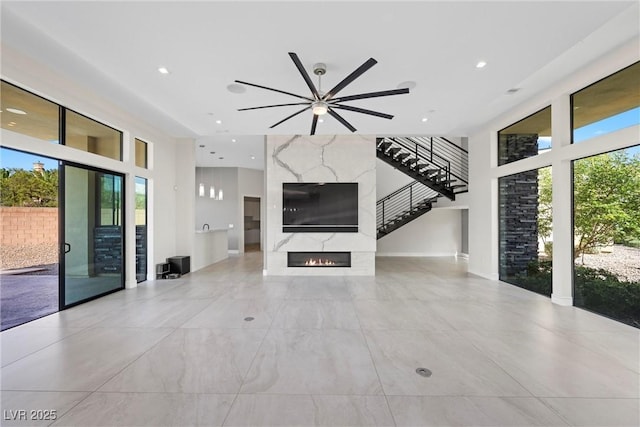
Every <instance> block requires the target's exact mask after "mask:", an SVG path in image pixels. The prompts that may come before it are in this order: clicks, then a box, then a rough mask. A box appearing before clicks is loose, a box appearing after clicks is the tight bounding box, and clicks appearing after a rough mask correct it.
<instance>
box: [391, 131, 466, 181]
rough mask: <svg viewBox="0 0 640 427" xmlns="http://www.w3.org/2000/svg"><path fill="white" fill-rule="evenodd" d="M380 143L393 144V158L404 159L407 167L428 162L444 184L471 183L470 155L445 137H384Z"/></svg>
mask: <svg viewBox="0 0 640 427" xmlns="http://www.w3.org/2000/svg"><path fill="white" fill-rule="evenodd" d="M378 141H379V143H384V142H389V143H391V144H392V145H391V147H390V149H393V148H394V147H395V149H396V150H395V152H394V154H393V157H394V158H396V159H399V158H402V160H401V162H402V163H403V164H405V165H408V164H411V163H412V162H419V161H423V162H426V166H427V167H423V169H428V168H433V167H435V168H436V169H437V171H438V173H437V174H435V176H436V177H437V179H438V180H440V181H444V182H451V181H453V180H456V181H458V184H464V186H466V185H467V184H468V181H469V154H468V152H467V150H465V149H464V148H462V147H459V146H457V145H455V144H454V143H452V142H451V141H449V140H448V139H446V138H443V137H384V138H380V139H379V140H378Z"/></svg>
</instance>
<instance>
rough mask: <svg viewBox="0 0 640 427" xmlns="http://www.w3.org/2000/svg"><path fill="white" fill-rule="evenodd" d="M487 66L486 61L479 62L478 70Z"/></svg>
mask: <svg viewBox="0 0 640 427" xmlns="http://www.w3.org/2000/svg"><path fill="white" fill-rule="evenodd" d="M486 65H487V62H486V61H478V63H477V64H476V68H484V67H485V66H486Z"/></svg>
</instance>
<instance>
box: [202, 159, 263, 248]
mask: <svg viewBox="0 0 640 427" xmlns="http://www.w3.org/2000/svg"><path fill="white" fill-rule="evenodd" d="M194 175H195V176H194V180H195V181H194V184H193V194H194V199H195V200H194V203H195V229H197V230H200V229H202V226H203V224H209V227H210V228H211V229H214V228H216V229H217V228H225V229H226V228H229V227H230V225H233V228H229V232H228V237H229V250H230V251H234V252H235V251H238V252H244V243H243V242H244V229H243V225H244V203H243V201H244V197H245V196H250V197H262V190H263V186H264V183H263V180H264V173H263V172H262V171H261V170H255V169H246V168H200V167H199V168H197V169H196V172H195V174H194ZM200 181H202V182H203V183H204V184H205V190H206V191H205V193H206V194H205V197H198V196H197V191H198V190H197V185H198V184H199V182H200ZM211 182H213V183H214V185H215V187H216V191H217V190H219V189H222V190H223V192H224V197H223V200H213V199H211V198H209V185H210V183H211ZM192 230H193V229H192Z"/></svg>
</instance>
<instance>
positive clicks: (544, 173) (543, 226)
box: [538, 168, 553, 257]
mask: <svg viewBox="0 0 640 427" xmlns="http://www.w3.org/2000/svg"><path fill="white" fill-rule="evenodd" d="M551 187H552V183H551V168H542V169H539V170H538V235H539V236H540V238H541V239H542V243H543V244H544V250H545V252H546V254H547V255H548V256H549V257H551V241H549V240H548V239H549V237H551V232H552V230H553V210H552V192H551Z"/></svg>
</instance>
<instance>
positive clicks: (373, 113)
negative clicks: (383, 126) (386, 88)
mask: <svg viewBox="0 0 640 427" xmlns="http://www.w3.org/2000/svg"><path fill="white" fill-rule="evenodd" d="M331 108H341V109H343V110H349V111H355V112H356V113H362V114H369V115H370V116H376V117H382V118H383V119H389V120H391V119H393V116H392V115H391V114H385V113H379V112H378V111H372V110H366V109H364V108H358V107H352V106H351V105H336V104H331Z"/></svg>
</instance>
